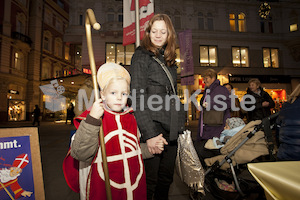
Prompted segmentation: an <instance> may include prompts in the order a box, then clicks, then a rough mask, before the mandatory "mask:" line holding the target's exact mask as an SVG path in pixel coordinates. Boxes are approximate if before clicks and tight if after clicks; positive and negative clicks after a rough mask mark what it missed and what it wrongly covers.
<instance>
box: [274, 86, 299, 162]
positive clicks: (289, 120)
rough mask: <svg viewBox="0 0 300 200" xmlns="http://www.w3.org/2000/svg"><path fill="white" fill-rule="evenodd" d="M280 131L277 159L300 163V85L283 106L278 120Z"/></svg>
mask: <svg viewBox="0 0 300 200" xmlns="http://www.w3.org/2000/svg"><path fill="white" fill-rule="evenodd" d="M276 124H278V128H279V129H277V130H279V148H278V152H277V158H278V159H279V160H282V161H284V160H286V161H292V160H294V161H296V160H297V161H300V84H298V86H297V87H296V88H295V90H294V91H293V92H292V93H291V94H290V96H289V97H288V100H287V102H286V103H284V104H283V106H282V109H281V110H280V111H279V115H278V118H277V120H276Z"/></svg>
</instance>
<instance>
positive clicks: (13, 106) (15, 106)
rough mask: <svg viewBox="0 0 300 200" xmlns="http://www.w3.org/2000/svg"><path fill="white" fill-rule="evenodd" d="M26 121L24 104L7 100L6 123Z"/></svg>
mask: <svg viewBox="0 0 300 200" xmlns="http://www.w3.org/2000/svg"><path fill="white" fill-rule="evenodd" d="M22 120H26V104H25V101H23V100H15V99H9V100H8V121H22Z"/></svg>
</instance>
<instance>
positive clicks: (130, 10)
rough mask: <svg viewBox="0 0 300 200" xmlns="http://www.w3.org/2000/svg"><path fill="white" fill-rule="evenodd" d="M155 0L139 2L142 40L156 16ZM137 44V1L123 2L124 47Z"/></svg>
mask: <svg viewBox="0 0 300 200" xmlns="http://www.w3.org/2000/svg"><path fill="white" fill-rule="evenodd" d="M153 1H154V0H139V8H140V37H141V38H140V39H141V40H142V39H143V36H144V32H145V29H146V27H147V25H148V22H149V20H150V19H151V17H152V16H153V15H154V4H153ZM132 43H135V0H123V46H126V45H128V44H132Z"/></svg>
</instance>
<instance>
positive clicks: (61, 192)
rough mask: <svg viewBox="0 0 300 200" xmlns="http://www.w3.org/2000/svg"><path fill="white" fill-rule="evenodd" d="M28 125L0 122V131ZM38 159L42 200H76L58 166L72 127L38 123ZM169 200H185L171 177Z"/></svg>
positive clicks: (180, 184) (180, 185) (179, 183)
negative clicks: (40, 162) (41, 176)
mask: <svg viewBox="0 0 300 200" xmlns="http://www.w3.org/2000/svg"><path fill="white" fill-rule="evenodd" d="M196 124H197V122H194V121H193V122H191V123H190V126H189V129H190V130H192V133H193V135H194V134H195V133H194V132H195V130H196V126H195V125H196ZM30 126H32V122H30V121H22V122H5V123H4V122H0V128H17V127H30ZM38 130H39V141H40V149H41V160H42V170H43V180H44V188H45V196H46V200H79V195H78V194H76V193H75V192H73V191H72V190H71V189H70V188H69V187H68V186H67V183H66V181H65V179H64V175H63V171H62V163H63V160H64V158H65V155H66V153H67V151H68V146H69V142H70V132H71V131H72V130H75V127H74V126H73V125H70V124H65V123H64V122H61V123H55V122H43V121H42V122H41V124H40V126H39V127H38ZM169 198H170V200H188V199H189V191H188V187H187V186H186V185H185V184H184V183H183V182H182V181H181V180H180V179H179V177H178V176H177V175H176V174H175V175H174V182H173V184H172V185H171V188H170V196H169Z"/></svg>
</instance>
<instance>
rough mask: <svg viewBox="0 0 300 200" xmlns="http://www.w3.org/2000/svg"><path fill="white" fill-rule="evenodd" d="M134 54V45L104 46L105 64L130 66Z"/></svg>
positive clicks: (110, 44) (115, 44) (109, 44)
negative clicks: (112, 63)
mask: <svg viewBox="0 0 300 200" xmlns="http://www.w3.org/2000/svg"><path fill="white" fill-rule="evenodd" d="M133 53H134V44H130V45H127V46H123V45H122V44H118V43H107V44H106V62H114V63H117V64H120V65H130V62H131V57H132V55H133Z"/></svg>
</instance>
